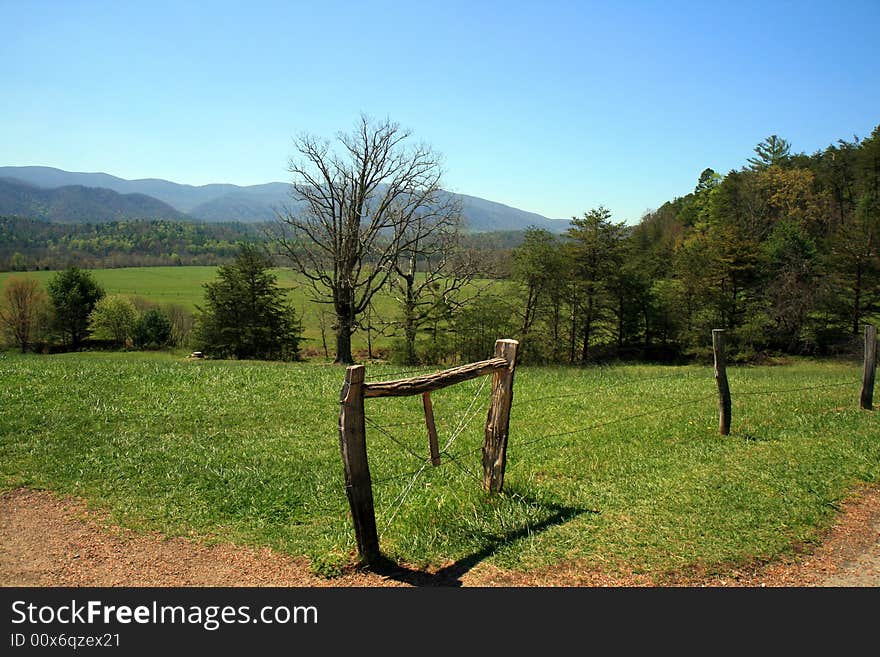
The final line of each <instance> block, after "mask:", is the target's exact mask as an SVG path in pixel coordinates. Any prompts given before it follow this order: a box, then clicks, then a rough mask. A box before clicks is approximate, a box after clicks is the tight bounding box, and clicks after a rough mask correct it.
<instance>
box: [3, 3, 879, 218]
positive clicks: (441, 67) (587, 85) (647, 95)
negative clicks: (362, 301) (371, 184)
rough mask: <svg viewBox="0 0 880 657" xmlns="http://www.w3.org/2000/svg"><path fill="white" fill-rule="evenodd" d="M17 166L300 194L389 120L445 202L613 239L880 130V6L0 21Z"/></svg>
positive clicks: (575, 7)
mask: <svg viewBox="0 0 880 657" xmlns="http://www.w3.org/2000/svg"><path fill="white" fill-rule="evenodd" d="M0 17H2V21H3V24H4V29H3V39H2V40H0V94H2V96H0V97H2V102H0V165H46V166H54V167H58V168H61V169H67V170H72V171H105V172H107V173H111V174H113V175H116V176H120V177H123V178H143V177H155V178H165V179H168V180H173V181H175V182H181V183H189V184H195V185H200V184H205V183H210V182H231V183H236V184H241V185H248V184H255V183H261V182H269V181H277V180H281V181H284V180H287V176H288V174H287V171H286V167H287V161H288V159H289V158H290V157H291V156H292V155H294V151H293V148H292V144H291V137H292V136H293V135H296V134H298V133H301V132H308V133H313V134H317V135H321V136H328V137H330V136H332V135H333V134H334V133H336V132H337V131H339V130H348V129H350V128H351V127H352V126H353V125H354V122H355V121H356V120H357V117H358V116H359V114H360V113H361V112H364V113H367V114H370V115H373V116H377V117H386V116H387V117H389V118H391V119H392V120H394V121H397V122H399V123H400V124H401V125H403V126H405V127H407V128H409V129H411V130H412V132H413V134H414V135H415V136H416V137H417V138H419V139H420V140H423V141H426V142H427V143H429V144H430V145H431V146H432V147H433V148H434V149H435V150H437V151H438V152H439V153H441V154H442V155H443V156H444V160H445V170H446V175H445V178H444V182H445V186H446V188H447V189H450V190H452V191H456V192H460V193H464V194H471V195H475V196H481V197H483V198H488V199H491V200H494V201H499V202H502V203H506V204H508V205H512V206H515V207H519V208H522V209H524V210H530V211H533V212H538V213H540V214H543V215H545V216H549V217H555V218H569V217H571V216H572V215H580V214H582V213H583V212H585V211H587V210H589V209H591V208H593V207H596V206H598V205H600V204H601V205H604V206H605V207H607V208H609V209H610V210H611V211H612V212H613V216H614V219H615V220H618V221H624V220H625V221H629V222H634V221H637V220H638V218H639V217H640V216H641V214H642V213H643V212H644V211H645V210H646V209H651V208H656V207H657V206H659V205H660V204H662V203H663V202H664V201H666V200H670V199H672V198H674V197H676V196H682V195H684V194H686V193H688V192H690V191H691V190H692V189H693V187H694V185H695V183H696V179H697V177H698V176H699V174H700V172H701V171H702V170H703V169H704V168H705V167H712V168H714V169H716V170H717V171H719V172H722V173H726V172H727V171H729V170H730V169H735V168H740V167H742V166H743V165H744V164H745V161H746V158H747V157H749V156H750V155H752V149H753V148H754V146H755V144H757V143H758V142H759V141H760V140H761V139H763V138H765V137H767V136H768V135H770V134H774V133H775V134H778V135H780V136H782V137H784V138H786V139H788V140H789V141H791V143H792V147H793V150H794V151H796V152H801V151H803V152H807V153H812V152H815V151H816V150H819V149H821V148H824V147H825V146H827V145H828V144H830V143H833V142H835V141H836V140H837V139H839V138H852V137H853V135H858V136H859V137H866V136H868V135H870V132H871V130H872V129H873V128H874V127H875V126H876V125H878V124H880V0H867V1H862V2H855V1H848V0H838V1H833V2H810V1H809V0H803V1H801V2H773V1H769V0H765V1H762V2H746V1H740V2H705V1H703V2H689V3H684V2H674V1H671V0H665V1H660V2H648V1H644V2H636V1H631V2H613V1H608V2H588V1H586V0H584V1H581V2H555V1H553V0H549V1H548V0H542V1H540V2H514V1H506V2H504V1H499V2H481V1H479V0H475V1H471V2H431V3H429V2H417V1H415V0H413V1H411V2H371V1H369V0H363V1H360V2H355V1H353V2H334V1H331V0H324V1H320V2H314V1H311V2H293V1H291V2H261V1H259V0H252V1H249V2H228V3H226V2H214V3H210V2H185V1H182V0H177V1H174V2H157V1H149V2H147V1H145V2H122V1H118V0H117V1H113V2H85V1H83V2H77V1H76V0H70V1H62V0H58V1H56V2H43V1H40V0H27V1H23V0H0Z"/></svg>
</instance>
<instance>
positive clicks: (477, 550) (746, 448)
mask: <svg viewBox="0 0 880 657" xmlns="http://www.w3.org/2000/svg"><path fill="white" fill-rule="evenodd" d="M394 370H395V368H394V367H393V366H386V365H381V366H373V365H368V366H367V377H368V380H369V379H374V380H375V379H381V378H385V377H387V376H390V375H392V374H393V372H394ZM342 374H343V370H342V368H340V367H335V366H330V365H325V364H319V363H314V362H313V363H295V364H279V363H262V362H223V361H188V360H184V359H181V358H175V357H173V356H171V355H169V354H162V353H71V354H59V355H53V356H38V355H26V356H22V355H18V354H12V353H9V354H0V488H6V489H10V488H14V487H17V486H23V485H27V486H33V487H37V488H46V489H49V490H53V491H57V492H59V493H62V494H73V495H77V496H81V497H83V498H85V499H86V500H87V501H88V502H89V503H90V504H92V505H94V506H95V507H99V508H103V509H107V510H109V512H110V513H111V515H112V518H113V520H114V521H115V522H117V523H120V524H122V525H124V526H127V527H132V528H135V529H139V530H160V531H162V532H165V533H166V534H169V535H190V533H191V532H195V534H196V535H198V536H201V537H203V539H204V540H206V541H211V540H222V541H229V540H233V541H237V542H241V543H246V544H250V545H255V546H271V547H274V548H277V549H279V550H282V551H283V552H285V553H288V554H292V555H305V556H307V557H309V558H311V559H312V563H313V567H314V568H315V570H316V571H320V572H326V573H329V572H333V571H334V570H335V569H337V568H338V567H340V566H341V565H344V564H348V563H351V561H352V559H353V558H354V538H353V532H352V527H351V521H350V518H349V515H348V505H347V501H346V497H345V491H344V485H343V476H342V465H341V460H340V455H339V442H338V434H337V413H338V407H339V405H338V395H339V389H340V386H341V383H342ZM729 376H730V385H731V390H732V394H733V431H732V434H731V435H730V436H727V437H722V436H720V435H718V430H717V416H716V404H717V401H716V398H715V386H714V381H713V378H712V372H711V368H708V367H702V366H685V367H660V366H644V365H639V366H625V367H614V368H599V367H596V368H566V367H546V368H545V367H520V368H518V370H517V378H516V382H515V395H514V403H513V410H512V415H511V424H510V439H509V462H508V470H507V477H506V480H505V492H504V493H503V494H502V495H500V496H488V495H487V494H485V493H483V492H482V490H481V488H480V483H479V475H480V454H479V452H480V444H481V441H482V433H483V422H484V421H485V411H486V407H487V403H488V384H487V383H484V382H487V381H488V379H486V378H483V379H478V380H474V381H470V382H467V383H464V384H461V385H458V386H453V387H451V388H447V389H444V390H441V391H437V392H436V393H434V395H433V398H434V411H435V414H436V417H437V423H438V431H439V434H440V441H441V447H442V446H444V445H446V444H447V443H448V442H449V441H450V440H451V441H452V442H451V444H449V445H448V446H447V447H446V449H445V451H444V452H443V455H442V465H441V466H440V467H437V468H434V467H431V466H430V465H426V461H425V459H426V458H427V456H428V454H427V439H426V437H425V435H424V434H425V430H424V424H423V419H422V410H421V400H420V399H419V398H418V397H410V398H397V399H369V400H367V416H368V424H367V436H368V446H369V459H370V469H371V473H372V477H373V482H374V493H375V500H376V510H377V516H378V526H379V531H380V540H381V546H382V549H383V550H384V551H385V552H386V553H387V554H388V555H389V556H391V557H392V558H395V559H399V560H402V561H405V562H408V563H410V564H415V565H422V566H433V567H436V566H439V565H443V564H449V563H451V562H456V561H457V562H460V563H471V562H479V561H483V560H488V561H490V562H492V563H494V564H495V565H497V566H498V567H501V568H515V569H524V570H528V569H532V568H538V567H541V566H547V565H550V564H553V563H557V562H560V561H567V560H572V559H585V560H587V562H588V563H591V564H595V565H596V566H601V567H602V568H604V569H606V570H607V571H609V572H614V571H616V570H618V569H620V570H626V571H636V572H644V573H649V574H652V575H656V576H658V577H660V576H662V575H663V574H664V573H668V572H670V571H681V570H687V569H689V568H695V567H700V568H702V569H707V570H708V571H710V572H712V570H713V569H722V568H726V567H729V566H730V565H731V564H733V565H734V566H736V565H746V564H750V563H754V562H755V561H756V560H766V559H775V558H779V557H781V556H783V555H786V554H789V553H790V552H791V551H792V550H794V549H795V547H796V546H797V545H799V544H803V542H807V543H809V542H810V541H815V540H817V538H818V537H819V536H820V533H821V531H822V529H823V528H825V527H827V526H828V525H829V523H830V522H831V521H832V520H833V518H834V514H835V511H836V510H837V509H839V508H840V504H841V502H842V501H843V500H844V499H845V498H846V497H847V495H849V494H850V493H851V492H852V491H853V490H854V488H855V487H856V486H858V485H859V484H860V483H864V482H874V483H876V482H878V481H880V440H878V436H880V414H878V413H876V412H874V413H871V412H867V411H860V410H858V408H857V401H856V400H857V394H858V389H859V382H860V378H861V377H860V368H859V367H858V365H857V364H855V363H845V362H822V361H810V360H801V361H796V362H794V363H793V364H790V365H782V366H775V367H734V368H731V369H730V370H729ZM746 393H749V394H746ZM379 427H381V428H379ZM459 429H460V430H461V431H460V433H458V430H459ZM417 473H418V474H417Z"/></svg>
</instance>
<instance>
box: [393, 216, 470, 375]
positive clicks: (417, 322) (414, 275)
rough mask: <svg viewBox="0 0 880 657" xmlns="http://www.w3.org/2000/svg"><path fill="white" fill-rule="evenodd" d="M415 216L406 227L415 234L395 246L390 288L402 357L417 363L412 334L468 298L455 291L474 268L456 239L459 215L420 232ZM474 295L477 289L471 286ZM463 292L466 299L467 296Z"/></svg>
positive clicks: (465, 283)
mask: <svg viewBox="0 0 880 657" xmlns="http://www.w3.org/2000/svg"><path fill="white" fill-rule="evenodd" d="M420 223H421V222H420V221H416V222H415V223H414V225H413V226H412V230H413V231H414V232H415V233H420V234H421V236H419V237H417V238H416V239H413V240H410V241H409V242H408V246H407V247H406V248H404V249H402V250H401V252H400V254H399V256H398V259H397V261H396V262H395V263H394V272H395V274H396V275H395V276H394V277H393V278H392V280H391V289H392V290H393V293H394V297H395V299H396V300H397V302H398V304H399V307H400V310H401V318H400V320H399V322H398V325H399V328H401V329H402V330H403V338H404V346H405V353H404V361H405V363H406V364H407V365H414V364H416V363H417V360H418V359H417V356H416V337H417V336H418V332H419V330H420V329H421V328H422V327H423V326H424V325H426V324H430V323H435V322H436V321H437V320H438V319H440V320H442V319H444V318H445V319H449V316H450V315H451V314H452V313H453V312H454V311H455V310H456V309H457V308H458V307H459V306H461V305H462V304H464V303H466V302H467V300H468V299H465V298H464V297H463V296H461V293H462V291H463V290H465V289H468V288H469V285H470V284H471V282H472V281H473V280H474V277H475V276H476V274H477V272H478V267H477V263H476V259H475V258H474V257H473V254H472V253H469V252H467V251H465V250H464V249H462V248H461V246H460V240H459V227H460V224H461V222H460V219H459V218H458V216H457V215H455V216H450V217H449V218H448V220H447V221H444V222H442V224H441V225H440V226H438V227H437V230H435V231H433V232H429V231H426V230H424V229H423V228H422V226H421V225H420ZM472 291H473V295H471V297H473V296H476V295H477V294H478V293H479V290H477V289H476V288H473V289H472ZM471 297H469V298H471Z"/></svg>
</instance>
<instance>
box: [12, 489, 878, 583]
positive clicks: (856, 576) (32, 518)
mask: <svg viewBox="0 0 880 657" xmlns="http://www.w3.org/2000/svg"><path fill="white" fill-rule="evenodd" d="M0 585H3V586H314V587H318V586H409V585H453V586H620V587H623V586H714V587H721V586H748V587H757V586H786V587H791V586H834V587H873V586H880V487H874V488H866V489H864V490H863V491H862V493H861V494H860V495H859V496H857V497H856V498H854V499H853V500H852V501H850V502H848V503H847V504H846V505H845V506H844V509H843V512H842V513H841V515H840V517H839V519H838V521H837V522H836V523H835V524H834V526H833V527H832V528H831V530H830V531H829V532H828V534H827V536H826V537H825V540H824V541H823V543H822V544H821V545H820V546H819V547H818V548H816V549H813V550H811V551H809V552H804V553H803V554H801V555H799V556H798V557H795V558H792V559H791V560H789V561H788V562H780V563H770V564H758V565H755V566H754V567H750V568H745V569H744V568H739V569H731V570H730V571H729V572H724V573H721V574H713V575H709V574H706V573H699V572H695V573H672V574H667V575H664V576H662V577H654V578H651V577H647V576H644V575H641V576H639V575H618V576H613V577H612V576H609V575H607V574H605V573H602V572H601V571H598V570H596V569H595V568H592V567H591V566H590V565H589V564H586V563H573V564H567V565H564V566H556V567H553V568H549V569H546V570H542V571H539V572H534V573H518V572H509V571H501V570H498V569H496V568H494V567H492V566H491V565H488V564H485V563H480V564H476V565H475V566H474V567H472V568H471V567H470V565H469V566H467V569H465V568H463V567H456V566H455V565H452V566H450V567H449V568H446V569H441V570H440V571H439V572H424V571H418V570H414V569H407V568H395V567H389V568H388V569H386V570H383V571H382V572H363V571H352V572H349V573H345V574H343V575H342V576H340V577H338V578H333V579H324V578H320V577H317V576H315V575H313V574H311V573H310V572H309V568H308V564H307V563H306V561H305V560H303V559H294V558H291V557H288V556H285V555H281V554H277V553H274V552H272V551H271V550H269V549H259V550H257V549H252V548H249V547H242V546H236V545H232V544H222V545H205V544H202V543H199V542H197V541H194V540H188V539H183V538H166V537H163V536H161V535H158V534H146V535H145V534H138V533H135V532H132V531H129V530H126V529H121V528H119V527H115V526H113V525H112V524H109V523H108V522H107V521H106V518H105V516H104V515H103V514H101V513H98V512H95V511H91V510H89V509H88V508H87V507H86V506H85V504H83V503H82V502H80V501H78V500H73V499H62V498H59V497H57V496H55V495H53V494H51V493H48V492H45V491H33V490H28V489H19V490H16V491H12V492H10V493H6V494H4V495H2V496H0Z"/></svg>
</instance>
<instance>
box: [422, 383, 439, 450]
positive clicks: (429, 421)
mask: <svg viewBox="0 0 880 657" xmlns="http://www.w3.org/2000/svg"><path fill="white" fill-rule="evenodd" d="M422 407H423V408H424V409H425V428H426V429H427V430H428V448H429V449H430V450H431V465H433V466H434V467H437V466H438V465H440V447H439V445H438V443H437V425H435V424H434V407H433V406H432V405H431V393H430V392H423V393H422Z"/></svg>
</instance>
